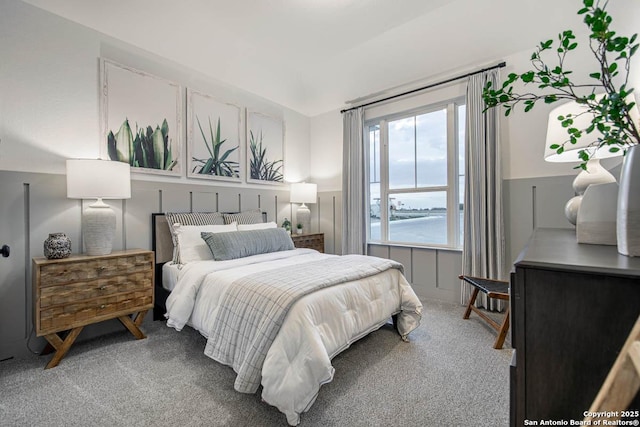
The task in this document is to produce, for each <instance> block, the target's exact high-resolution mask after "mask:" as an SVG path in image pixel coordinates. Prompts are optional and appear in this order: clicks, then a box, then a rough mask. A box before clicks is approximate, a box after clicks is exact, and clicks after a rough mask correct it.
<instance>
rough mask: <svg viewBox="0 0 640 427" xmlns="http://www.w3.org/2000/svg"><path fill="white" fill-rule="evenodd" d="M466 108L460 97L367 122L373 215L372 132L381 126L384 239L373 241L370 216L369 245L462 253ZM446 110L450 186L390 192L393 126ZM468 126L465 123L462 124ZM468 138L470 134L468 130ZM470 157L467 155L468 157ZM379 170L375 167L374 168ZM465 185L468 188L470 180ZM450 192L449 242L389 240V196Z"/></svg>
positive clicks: (366, 137) (401, 189) (367, 152)
mask: <svg viewBox="0 0 640 427" xmlns="http://www.w3.org/2000/svg"><path fill="white" fill-rule="evenodd" d="M462 105H465V106H466V98H465V97H464V96H457V97H454V98H451V99H447V100H443V101H440V102H436V103H432V104H429V105H425V106H421V107H417V108H412V109H408V110H405V111H401V112H397V113H392V114H386V115H383V116H380V117H376V118H372V119H368V120H365V122H364V129H363V135H364V146H365V152H366V168H365V169H366V171H365V174H366V177H367V185H366V198H367V208H368V211H369V212H371V194H370V192H371V191H370V190H371V184H372V181H371V171H370V167H371V166H370V165H371V157H370V156H371V153H370V147H371V140H370V128H371V127H373V126H376V125H378V126H379V144H380V146H379V156H378V161H379V165H378V167H379V171H380V176H379V179H380V181H379V186H380V239H379V240H377V239H376V240H373V239H372V238H371V214H370V213H369V214H367V215H366V231H367V235H366V237H367V244H384V245H396V246H416V247H427V248H428V247H433V248H438V249H440V248H445V249H454V250H460V249H462V243H463V242H462V239H461V236H460V229H461V227H462V226H463V224H461V222H462V220H459V219H458V218H459V211H460V209H459V206H460V191H461V188H460V177H461V176H464V175H465V171H464V170H462V171H461V170H460V167H459V164H460V159H459V157H460V150H459V147H460V141H459V132H458V130H459V125H460V123H459V120H460V117H459V114H458V112H459V110H458V108H459V107H460V106H462ZM442 109H446V111H447V124H446V128H447V174H446V175H447V184H446V185H437V186H436V185H434V186H423V187H419V186H417V184H416V186H415V187H411V188H389V141H388V139H389V126H388V125H389V122H391V121H395V120H400V119H404V118H410V117H415V116H418V115H422V114H429V113H432V112H435V111H439V110H442ZM462 125H464V123H462ZM465 134H466V130H465ZM465 155H466V153H465ZM374 167H375V165H374ZM464 185H465V186H466V185H467V183H466V179H465V183H464ZM443 191H444V192H446V198H447V202H446V205H447V242H448V243H446V244H440V243H434V242H431V243H422V242H403V241H396V240H391V239H389V195H390V194H411V193H425V192H443Z"/></svg>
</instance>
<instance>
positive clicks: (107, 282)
mask: <svg viewBox="0 0 640 427" xmlns="http://www.w3.org/2000/svg"><path fill="white" fill-rule="evenodd" d="M152 287H153V273H152V272H151V271H141V272H138V273H132V274H128V275H120V276H114V277H108V278H105V279H97V280H92V281H88V282H85V281H83V282H76V283H65V284H62V285H57V286H47V287H43V288H41V289H40V307H41V308H46V307H50V306H52V305H58V304H67V303H70V302H79V301H84V300H88V299H92V298H97V297H102V296H108V295H113V294H118V293H126V292H132V291H136V290H144V289H151V288H152Z"/></svg>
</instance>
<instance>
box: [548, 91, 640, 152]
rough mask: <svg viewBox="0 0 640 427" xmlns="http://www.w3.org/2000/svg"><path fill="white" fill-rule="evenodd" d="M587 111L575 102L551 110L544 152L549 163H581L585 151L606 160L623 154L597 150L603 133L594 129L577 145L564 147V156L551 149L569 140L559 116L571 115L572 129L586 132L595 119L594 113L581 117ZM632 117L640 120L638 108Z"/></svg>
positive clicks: (569, 144)
mask: <svg viewBox="0 0 640 427" xmlns="http://www.w3.org/2000/svg"><path fill="white" fill-rule="evenodd" d="M603 96H604V95H598V96H597V97H596V99H599V98H602V97H603ZM585 111H587V107H586V106H584V105H582V104H578V103H577V102H575V101H571V102H567V103H565V104H562V105H560V106H559V107H556V108H554V109H553V110H551V112H550V113H549V121H548V124H547V140H546V146H545V151H544V159H545V160H546V161H547V162H581V161H582V159H580V157H579V156H578V153H579V152H580V150H585V149H586V150H587V152H588V153H589V155H590V157H591V158H594V159H605V158H608V157H615V156H621V155H622V154H623V152H622V150H620V151H618V152H616V153H612V152H610V151H609V150H608V148H607V147H606V146H605V147H602V148H600V149H597V147H598V138H601V137H602V133H600V132H599V131H598V130H597V129H594V130H593V132H591V133H589V134H587V133H583V134H582V136H581V137H580V138H578V141H577V142H576V143H575V144H571V143H567V144H566V145H565V146H564V148H565V151H564V152H563V153H562V154H558V153H556V150H554V149H552V148H549V147H550V146H551V145H552V144H558V145H561V144H562V143H564V142H565V141H567V140H568V139H569V134H568V133H567V128H564V127H562V122H561V121H560V120H558V116H565V117H566V116H567V115H568V114H571V115H572V116H573V125H571V127H573V128H576V129H579V130H581V131H584V130H585V129H586V128H588V127H589V126H590V125H591V119H592V118H593V114H592V113H585V114H582V115H579V114H580V113H583V112H585ZM578 115H579V116H578ZM631 117H632V118H633V120H635V121H636V122H637V121H638V119H639V118H640V114H638V109H637V107H636V106H634V107H633V109H632V111H631Z"/></svg>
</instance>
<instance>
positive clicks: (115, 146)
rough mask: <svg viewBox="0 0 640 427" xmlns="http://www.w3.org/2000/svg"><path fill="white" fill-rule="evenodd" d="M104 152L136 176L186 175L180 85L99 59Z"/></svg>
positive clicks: (102, 150)
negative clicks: (129, 166)
mask: <svg viewBox="0 0 640 427" xmlns="http://www.w3.org/2000/svg"><path fill="white" fill-rule="evenodd" d="M100 77H101V79H100V80H101V81H100V83H101V87H100V89H101V90H100V117H101V126H100V128H101V135H102V140H101V142H100V144H101V150H100V151H101V153H102V154H103V157H105V154H106V155H107V156H108V158H109V159H111V160H116V161H120V162H125V163H129V164H130V165H131V167H132V171H133V172H144V173H154V174H162V175H176V176H180V175H182V169H183V165H182V163H183V161H182V159H181V153H182V148H181V147H182V144H181V142H182V126H181V120H182V119H181V118H182V102H181V88H180V86H179V85H178V84H177V83H174V82H171V81H169V80H166V79H163V78H161V77H157V76H154V75H152V74H149V73H147V72H144V71H140V70H136V69H134V68H131V67H127V66H125V65H121V64H117V63H115V62H112V61H110V60H107V59H103V58H101V59H100Z"/></svg>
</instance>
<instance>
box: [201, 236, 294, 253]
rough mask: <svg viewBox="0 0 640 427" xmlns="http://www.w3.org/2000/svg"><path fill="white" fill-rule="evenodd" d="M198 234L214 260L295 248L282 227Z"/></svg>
mask: <svg viewBox="0 0 640 427" xmlns="http://www.w3.org/2000/svg"><path fill="white" fill-rule="evenodd" d="M200 235H201V236H202V238H203V239H204V241H205V242H206V243H207V245H208V246H209V249H210V250H211V253H212V254H213V259H215V260H216V261H225V260H229V259H236V258H244V257H247V256H251V255H258V254H266V253H269V252H279V251H289V250H292V249H295V246H294V245H293V241H292V240H291V236H289V234H288V233H287V231H286V230H285V229H284V228H269V229H266V230H249V231H234V232H232V233H207V232H204V233H201V234H200Z"/></svg>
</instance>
